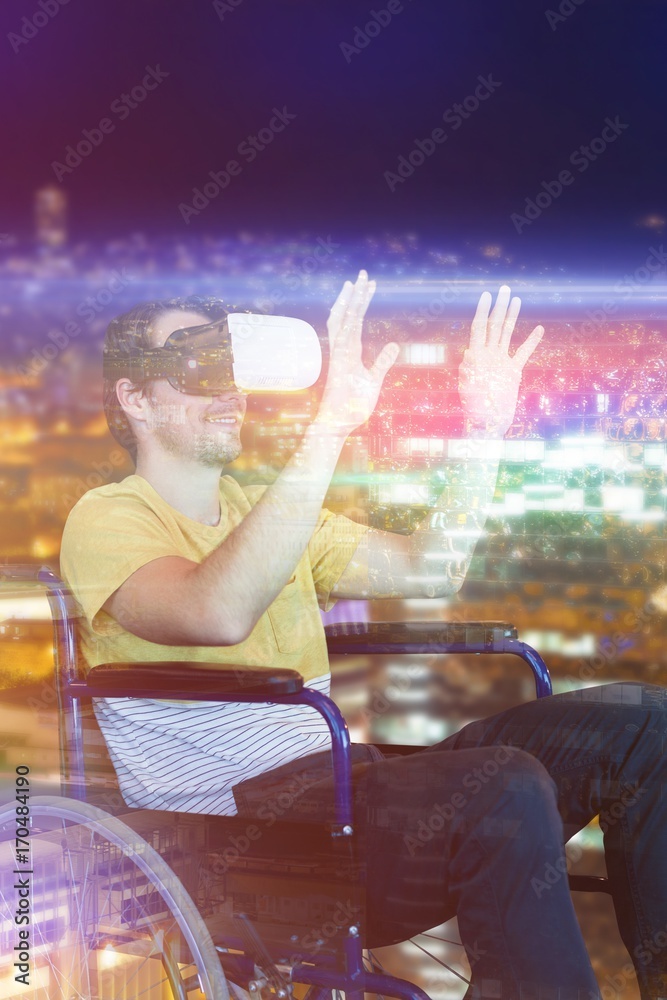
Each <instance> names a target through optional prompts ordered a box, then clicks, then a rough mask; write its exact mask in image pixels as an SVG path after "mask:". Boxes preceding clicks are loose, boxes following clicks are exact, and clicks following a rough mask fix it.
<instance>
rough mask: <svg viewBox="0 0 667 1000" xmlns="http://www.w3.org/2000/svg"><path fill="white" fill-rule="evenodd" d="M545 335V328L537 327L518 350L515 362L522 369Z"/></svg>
mask: <svg viewBox="0 0 667 1000" xmlns="http://www.w3.org/2000/svg"><path fill="white" fill-rule="evenodd" d="M543 335H544V327H543V326H536V327H535V329H534V330H533V331H532V333H530V334H528V336H527V337H526V339H525V340H524V342H523V344H522V345H521V347H519V348H518V350H517V352H516V354H515V355H514V360H515V361H517V362H518V363H519V365H520V366H521V367H522V368H523V366H524V365H525V364H526V362H527V361H528V358H529V357H530V356H531V354H532V353H533V351H534V350H535V348H536V347H537V345H538V344H539V342H540V341H541V339H542V337H543Z"/></svg>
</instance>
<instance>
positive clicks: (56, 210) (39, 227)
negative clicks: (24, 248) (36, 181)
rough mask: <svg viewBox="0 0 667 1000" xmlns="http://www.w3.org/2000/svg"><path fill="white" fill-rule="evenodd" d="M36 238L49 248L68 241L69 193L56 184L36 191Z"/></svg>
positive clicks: (62, 244)
mask: <svg viewBox="0 0 667 1000" xmlns="http://www.w3.org/2000/svg"><path fill="white" fill-rule="evenodd" d="M35 239H36V240H37V243H38V245H39V246H42V247H48V248H49V249H58V248H59V247H62V246H64V245H65V243H66V242H67V195H66V194H65V192H64V191H62V190H61V189H60V188H58V187H56V186H55V184H47V185H46V186H45V187H43V188H39V190H37V191H36V192H35Z"/></svg>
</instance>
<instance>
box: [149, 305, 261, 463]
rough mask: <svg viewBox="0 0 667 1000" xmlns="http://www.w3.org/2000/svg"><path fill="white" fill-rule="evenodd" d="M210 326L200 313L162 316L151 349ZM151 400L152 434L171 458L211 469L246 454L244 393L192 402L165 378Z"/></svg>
mask: <svg viewBox="0 0 667 1000" xmlns="http://www.w3.org/2000/svg"><path fill="white" fill-rule="evenodd" d="M206 323H210V318H209V317H207V316H205V315H203V314H202V313H198V312H183V311H182V310H180V309H176V310H171V311H169V312H166V313H163V314H162V316H161V317H160V318H159V319H158V320H157V322H156V323H155V325H154V330H153V336H152V344H153V346H154V347H162V346H163V345H164V343H165V341H166V340H167V338H168V337H169V336H170V335H171V334H172V333H173V332H174V331H175V330H182V329H185V328H186V327H190V326H203V325H204V324H206ZM147 396H148V399H149V403H150V417H149V422H148V428H149V430H150V432H151V436H152V437H153V439H154V440H155V441H156V442H158V444H159V445H160V446H161V447H162V448H163V449H164V450H165V451H166V452H168V454H170V455H174V456H177V457H178V458H183V459H185V460H187V461H192V460H193V459H194V460H195V461H197V462H199V463H200V464H201V465H205V466H209V467H216V466H220V467H222V466H223V465H226V464H227V463H228V462H233V461H234V459H235V458H238V456H239V455H240V454H241V440H240V433H241V425H242V423H243V418H244V416H245V410H246V401H245V396H244V395H243V393H242V392H241V391H240V390H239V389H229V390H226V391H225V392H223V393H220V394H219V395H217V396H189V395H188V394H187V393H183V392H179V391H178V389H174V388H173V386H171V385H170V384H169V382H168V381H167V379H166V378H160V379H155V380H154V381H153V382H152V383H151V385H150V386H149V388H148V390H147Z"/></svg>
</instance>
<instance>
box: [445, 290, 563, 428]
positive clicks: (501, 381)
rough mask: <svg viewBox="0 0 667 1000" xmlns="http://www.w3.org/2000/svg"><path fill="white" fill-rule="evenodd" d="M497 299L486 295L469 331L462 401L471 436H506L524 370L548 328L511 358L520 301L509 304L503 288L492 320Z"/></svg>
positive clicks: (462, 373) (538, 330)
mask: <svg viewBox="0 0 667 1000" xmlns="http://www.w3.org/2000/svg"><path fill="white" fill-rule="evenodd" d="M491 302H492V296H491V293H490V292H482V295H481V296H480V299H479V302H478V303H477V311H476V312H475V316H474V319H473V321H472V327H471V330H470V344H469V346H468V349H467V350H466V352H465V353H464V355H463V362H462V364H461V367H460V368H459V396H460V397H461V402H462V404H463V410H464V413H465V420H466V429H467V432H468V433H469V434H470V435H476V436H479V435H482V436H488V437H502V436H503V435H504V434H505V433H506V432H507V430H508V428H509V426H510V424H511V423H512V420H513V419H514V411H515V410H516V402H517V398H518V396H519V386H520V384H521V375H522V372H523V368H524V365H525V364H526V362H527V361H528V359H529V358H530V356H531V355H532V353H533V351H534V350H535V348H536V347H537V345H538V344H539V342H540V340H541V339H542V335H543V333H544V327H543V326H536V327H535V329H534V330H533V331H532V332H531V333H530V334H529V335H528V337H526V339H525V340H524V342H523V344H521V346H520V347H519V348H517V350H516V352H515V353H514V355H512V356H510V353H509V347H510V341H511V339H512V333H513V332H514V327H515V325H516V321H517V318H518V316H519V310H520V309H521V299H519V298H517V297H516V296H515V297H514V298H513V299H512V300H511V301H510V289H509V287H508V286H507V285H501V287H500V290H499V291H498V298H497V299H496V304H495V306H494V307H493V310H492V311H491V314H490V315H489V309H490V307H491Z"/></svg>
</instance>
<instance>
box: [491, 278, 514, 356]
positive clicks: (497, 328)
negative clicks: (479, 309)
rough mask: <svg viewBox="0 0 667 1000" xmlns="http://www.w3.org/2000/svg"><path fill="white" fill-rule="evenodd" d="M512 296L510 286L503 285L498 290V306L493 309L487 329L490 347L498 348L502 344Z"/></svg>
mask: <svg viewBox="0 0 667 1000" xmlns="http://www.w3.org/2000/svg"><path fill="white" fill-rule="evenodd" d="M510 294H511V293H510V288H509V285H501V286H500V288H499V289H498V297H497V298H496V304H495V306H494V307H493V311H492V312H491V315H490V316H489V323H488V327H487V334H488V336H487V344H488V345H489V347H497V346H498V345H499V344H500V338H501V336H502V332H503V326H504V324H505V317H506V316H507V306H508V305H509V301H510Z"/></svg>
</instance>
